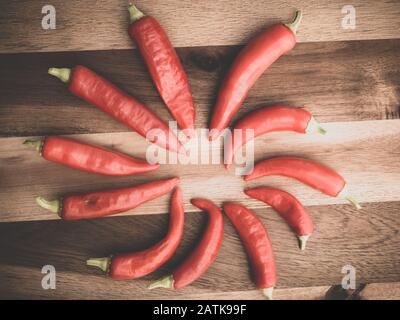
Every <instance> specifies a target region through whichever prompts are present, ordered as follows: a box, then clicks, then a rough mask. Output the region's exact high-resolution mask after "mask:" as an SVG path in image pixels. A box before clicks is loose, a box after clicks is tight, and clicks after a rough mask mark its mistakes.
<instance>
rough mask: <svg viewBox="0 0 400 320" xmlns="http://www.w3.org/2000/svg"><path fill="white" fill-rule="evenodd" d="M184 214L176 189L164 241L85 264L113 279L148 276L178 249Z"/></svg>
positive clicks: (178, 191)
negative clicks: (146, 247)
mask: <svg viewBox="0 0 400 320" xmlns="http://www.w3.org/2000/svg"><path fill="white" fill-rule="evenodd" d="M184 214H185V213H184V210H183V203H182V192H181V190H180V189H179V188H177V189H176V190H175V191H174V193H173V194H172V198H171V210H170V221H169V230H168V233H167V235H166V236H165V237H164V239H162V240H161V241H160V242H158V243H157V244H155V245H154V246H152V247H150V248H149V249H146V250H143V251H139V252H133V253H126V254H117V255H114V256H112V257H111V258H98V259H89V260H88V261H87V264H88V265H91V266H97V267H100V268H101V269H102V270H103V271H104V272H108V274H109V276H110V277H111V278H114V279H138V278H141V277H144V276H146V275H148V274H149V273H151V272H153V271H155V270H157V269H158V268H159V267H161V266H162V265H163V264H164V263H165V262H167V261H168V260H169V259H170V258H171V257H172V255H173V254H174V252H175V251H176V249H177V248H178V246H179V243H180V241H181V239H182V234H183V224H184Z"/></svg>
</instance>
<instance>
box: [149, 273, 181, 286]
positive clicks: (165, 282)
mask: <svg viewBox="0 0 400 320" xmlns="http://www.w3.org/2000/svg"><path fill="white" fill-rule="evenodd" d="M173 287H174V278H173V276H172V275H170V276H166V277H163V278H161V279H158V280H156V281H154V282H152V283H150V284H149V285H148V286H147V289H155V288H167V289H172V288H173Z"/></svg>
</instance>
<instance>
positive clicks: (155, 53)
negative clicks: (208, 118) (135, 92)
mask: <svg viewBox="0 0 400 320" xmlns="http://www.w3.org/2000/svg"><path fill="white" fill-rule="evenodd" d="M129 13H130V19H131V24H130V26H129V35H130V37H131V38H132V40H133V41H134V42H135V43H136V45H137V47H138V49H139V51H140V53H141V54H142V56H143V59H144V61H145V62H146V65H147V68H148V70H149V72H150V75H151V77H152V79H153V82H154V84H155V85H156V87H157V89H158V92H159V93H160V95H161V97H162V99H163V100H164V102H165V104H166V106H167V107H168V109H169V111H170V112H171V114H172V116H173V117H174V118H175V119H176V121H177V122H178V125H179V127H180V128H181V129H182V130H184V133H185V134H186V135H187V136H188V137H191V136H192V134H193V130H194V125H195V115H196V112H195V108H194V102H193V96H192V91H191V89H190V86H189V82H188V79H187V76H186V73H185V70H184V69H183V67H182V64H181V62H180V60H179V57H178V55H177V54H176V51H175V49H174V47H173V46H172V44H171V42H170V40H169V39H168V36H167V34H166V33H165V31H164V30H163V28H162V27H161V25H160V24H159V23H158V22H157V20H156V19H155V18H153V17H150V16H145V15H144V14H143V13H142V12H140V11H139V10H138V9H137V8H136V7H135V6H134V5H133V4H130V6H129Z"/></svg>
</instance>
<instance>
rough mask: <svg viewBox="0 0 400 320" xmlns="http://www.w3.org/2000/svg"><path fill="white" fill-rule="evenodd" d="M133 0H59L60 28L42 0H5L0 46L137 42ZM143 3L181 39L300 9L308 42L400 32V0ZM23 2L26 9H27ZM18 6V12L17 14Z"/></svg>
mask: <svg viewBox="0 0 400 320" xmlns="http://www.w3.org/2000/svg"><path fill="white" fill-rule="evenodd" d="M128 3H129V1H126V0H111V1H110V0H102V1H94V0H91V1H85V4H82V3H80V2H78V1H73V2H72V1H68V2H65V1H62V0H53V1H52V2H51V5H53V6H54V7H55V9H56V13H57V28H56V30H46V31H44V30H42V27H41V20H42V16H43V15H42V7H43V6H44V5H45V3H43V2H42V1H31V0H25V1H17V0H13V1H2V2H1V5H0V30H1V33H0V52H1V53H5V52H10V53H15V52H38V51H40V52H43V51H76V50H107V49H125V48H131V47H132V43H131V41H130V39H129V37H128V35H127V26H128V20H129V17H128V12H127V4H128ZM135 3H136V5H137V6H138V7H139V8H140V9H141V10H142V11H143V12H145V13H146V14H148V15H153V16H155V17H156V18H157V19H158V20H159V21H160V22H161V24H162V25H163V26H165V28H166V29H167V30H168V34H169V35H170V37H171V40H172V43H173V44H174V45H175V46H177V47H193V46H216V45H237V44H242V43H245V42H246V41H247V40H248V39H249V37H250V36H252V35H254V34H255V33H257V32H258V31H259V30H260V29H262V28H264V27H265V26H268V25H270V24H272V23H277V22H281V21H283V22H289V21H291V19H292V18H293V15H294V12H295V10H296V9H301V10H302V11H303V12H304V19H303V23H302V26H301V30H300V32H299V35H298V39H299V41H300V42H315V41H338V40H370V39H391V38H398V37H399V32H400V31H399V30H400V21H399V19H398V17H399V15H400V3H399V2H398V1H397V0H385V1H374V0H353V1H351V3H349V2H348V1H345V0H338V1H334V2H332V1H330V0H318V1H302V0H289V1H281V0H270V1H268V2H265V1H264V0H242V1H231V0H219V1H213V0H206V1H181V0H169V1H158V0H138V1H135ZM349 4H351V5H352V6H353V7H354V9H355V10H356V27H355V28H354V29H343V28H342V19H343V17H344V16H345V13H342V8H343V7H344V6H346V5H349ZM22 8H23V9H22ZM10 13H12V16H10Z"/></svg>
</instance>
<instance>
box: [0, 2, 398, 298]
mask: <svg viewBox="0 0 400 320" xmlns="http://www.w3.org/2000/svg"><path fill="white" fill-rule="evenodd" d="M346 4H347V1H334V2H332V1H328V0H320V1H300V0H291V1H284V2H282V1H280V0H279V1H278V0H271V1H268V4H267V3H266V2H265V1H262V0H252V1H250V0H242V1H230V0H221V1H211V0H203V1H178V0H170V1H156V0H142V1H138V2H137V5H138V6H139V7H140V8H141V9H143V11H144V12H146V13H148V14H152V15H154V16H156V17H157V18H158V19H159V21H160V22H161V24H162V25H164V27H165V28H166V30H167V31H168V33H169V35H170V37H171V39H172V42H173V43H174V45H175V46H177V47H179V48H178V49H177V51H178V54H179V56H180V57H181V59H182V61H183V64H184V67H185V68H186V70H187V73H188V77H189V80H190V83H191V85H192V89H193V94H194V97H195V100H196V106H197V115H198V119H197V127H199V128H205V127H206V126H207V123H208V120H209V116H210V110H212V106H213V103H214V101H215V97H216V92H217V89H218V85H219V83H220V81H221V79H222V77H223V75H224V74H225V72H226V70H227V67H228V66H229V65H230V63H231V62H232V60H233V58H234V57H235V56H236V54H237V52H238V51H239V50H240V48H241V45H242V44H244V43H245V42H246V41H247V40H248V39H250V38H251V36H253V35H254V34H255V33H256V32H257V31H259V30H261V29H262V28H263V27H265V26H268V25H270V24H272V23H274V22H277V21H282V20H283V21H287V20H290V18H291V16H292V14H293V12H294V9H295V8H301V9H302V10H303V11H304V20H303V23H302V25H301V28H300V31H299V36H298V37H299V42H300V43H299V44H298V45H297V47H296V48H295V49H294V50H293V51H292V52H291V53H289V54H288V55H287V56H285V57H282V58H281V59H280V60H279V61H278V62H277V63H275V64H274V65H273V66H272V67H271V68H270V69H269V70H268V72H266V73H265V74H264V75H263V76H262V78H261V79H260V80H259V81H258V82H257V84H256V85H255V86H254V88H253V89H252V90H251V92H250V95H249V97H248V98H247V99H246V101H245V104H244V106H243V108H242V109H241V110H240V112H239V114H238V115H237V116H236V117H235V119H234V120H237V119H239V118H240V117H242V116H243V115H244V114H246V113H247V112H249V111H251V110H254V109H256V108H258V107H261V106H265V105H274V104H288V105H294V106H306V107H307V109H308V110H309V111H311V112H312V113H313V114H314V116H315V117H316V118H317V119H318V120H319V121H320V122H322V123H323V125H324V127H326V129H328V132H329V133H328V134H327V135H326V136H316V135H310V136H303V135H296V134H292V133H279V134H270V135H267V136H264V137H260V138H258V139H257V140H256V143H255V146H256V153H255V158H256V160H259V159H263V158H267V157H271V156H277V155H296V156H302V157H307V158H311V159H315V160H318V161H320V162H322V163H325V164H326V165H328V166H330V167H332V168H334V169H336V170H337V171H339V172H341V173H342V174H343V176H344V177H345V178H346V180H347V183H348V188H349V190H350V191H351V193H352V194H353V195H354V196H355V197H356V198H358V199H359V200H360V201H361V202H362V205H363V210H362V211H359V212H357V211H355V210H353V209H352V208H351V207H350V206H349V205H348V204H346V203H344V202H343V201H342V200H340V199H336V198H328V197H326V196H324V195H322V194H320V193H318V192H316V191H314V190H311V189H310V188H307V187H305V186H303V185H301V184H300V183H297V182H294V181H292V180H289V179H284V178H265V179H260V180H259V181H256V182H254V183H249V184H245V183H244V182H243V181H242V179H241V178H240V177H238V176H236V175H235V174H234V171H233V170H234V169H232V170H230V171H226V170H224V169H223V166H222V165H211V164H210V165H168V164H166V165H163V166H161V168H160V169H159V170H158V171H156V172H154V173H150V174H146V175H141V176H136V177H127V178H107V177H101V176H95V175H91V174H85V173H82V172H77V171H74V170H71V169H68V168H65V167H62V166H59V165H56V164H54V163H49V162H47V161H45V160H43V159H42V158H40V157H39V156H38V155H37V154H36V153H35V152H33V151H32V150H28V149H26V148H25V147H24V146H23V145H22V142H23V141H24V140H25V139H26V138H27V137H36V136H45V135H54V134H62V135H72V136H73V137H75V138H78V139H81V140H83V141H89V142H95V143H98V144H100V145H103V146H107V147H112V148H114V149H116V150H119V151H123V152H126V153H128V154H131V155H133V156H137V157H142V158H143V157H144V154H145V151H146V148H147V147H148V144H147V143H146V142H145V141H144V139H142V138H141V137H139V136H138V135H137V134H135V133H132V132H129V131H128V130H127V129H126V128H125V127H124V126H122V125H121V124H119V123H118V122H116V121H114V120H112V119H110V118H109V117H108V116H107V115H105V114H103V113H101V112H100V111H98V110H96V109H95V108H93V107H91V106H89V105H88V104H87V103H85V102H84V101H82V100H79V99H78V98H76V97H74V96H72V95H71V94H70V93H69V92H68V90H67V89H66V88H65V86H64V85H63V84H62V83H61V82H59V81H57V80H56V79H54V78H52V77H50V76H48V75H47V69H48V68H49V67H51V66H66V67H71V66H74V65H76V64H83V65H87V66H88V67H90V68H93V69H94V70H96V71H97V72H98V73H100V74H102V75H104V76H106V77H107V78H108V79H110V80H111V81H113V82H114V83H116V84H117V85H119V86H120V87H121V88H122V89H124V90H126V91H127V92H128V93H130V94H132V95H134V96H136V97H138V98H139V99H141V100H142V101H144V102H145V103H147V104H148V105H149V106H151V108H152V110H154V111H155V112H156V113H157V114H158V115H160V116H161V117H163V118H164V119H171V117H170V115H169V114H168V113H167V111H166V108H165V106H164V105H163V103H162V102H161V100H160V98H159V96H158V94H157V93H156V91H155V89H154V87H153V84H152V82H151V81H150V78H149V76H148V74H147V72H146V69H145V67H144V65H143V62H142V60H141V58H140V56H139V54H138V52H137V51H135V50H133V49H132V47H133V45H132V44H131V42H130V39H129V38H128V36H127V33H126V27H127V23H128V16H127V12H126V2H125V1H119V0H109V1H87V3H85V4H84V5H83V4H82V3H81V2H78V1H74V2H68V1H67V2H65V1H61V0H53V1H52V5H53V6H54V7H55V8H56V10H57V28H56V30H42V29H41V17H42V14H41V8H42V6H43V5H44V2H43V1H39V0H35V1H2V3H1V4H0V53H1V54H0V70H1V77H0V298H3V299H4V298H6V299H8V298H46V299H55V298H57V299H59V298H61V299H90V298H106V299H119V298H124V299H126V298H127V299H153V298H154V299H163V298H167V299H175V298H177V299H188V298H191V299H197V298H200V299H217V298H218V299H235V298H237V299H262V295H261V294H260V292H259V291H258V290H256V289H255V287H254V285H253V284H252V282H251V281H250V276H249V272H248V265H247V261H246V256H245V253H244V251H243V249H242V246H241V244H240V241H239V239H238V236H237V235H236V233H235V232H234V230H233V228H232V226H231V225H230V223H228V222H227V223H226V231H225V239H224V242H223V245H222V248H221V251H220V254H219V256H218V258H217V260H216V261H215V263H214V264H213V265H212V266H211V268H210V269H209V270H208V271H207V273H206V274H205V275H204V276H203V277H201V279H199V280H198V281H196V282H195V283H193V284H192V285H191V286H189V287H187V288H186V289H184V290H181V291H178V292H173V291H168V290H159V291H156V290H155V291H149V290H147V289H146V285H147V284H148V283H149V281H150V280H153V279H155V278H158V277H159V276H160V275H164V274H166V273H167V272H168V271H170V270H171V269H173V268H174V266H176V265H177V264H179V263H180V262H181V261H182V260H183V259H184V258H185V256H186V255H187V254H188V253H189V252H190V251H191V250H192V249H193V248H194V246H195V245H196V242H197V241H198V239H199V237H200V236H201V232H202V229H203V228H204V226H205V224H206V218H205V215H204V214H202V213H199V212H196V211H197V210H196V209H195V208H194V207H193V206H191V205H190V203H189V200H190V198H192V197H195V196H196V197H206V198H209V199H211V200H213V201H215V202H216V203H218V204H221V203H222V202H223V201H227V200H237V201H240V202H241V203H243V204H246V205H248V206H249V207H251V208H253V209H254V210H255V211H256V212H257V213H258V214H259V216H260V218H261V219H262V220H263V222H264V223H265V225H266V227H267V229H268V231H269V233H270V237H271V238H272V241H273V248H274V251H275V255H276V262H277V269H278V275H279V282H278V286H277V290H276V294H275V297H276V298H277V299H291V298H294V299H304V298H306V299H321V298H324V297H325V296H326V293H327V292H328V297H331V296H329V294H330V293H332V292H337V291H340V289H339V290H336V289H338V288H339V287H338V285H340V283H341V281H342V278H343V276H344V274H342V273H341V271H342V267H343V266H344V265H348V264H350V265H352V266H353V267H355V268H356V272H357V273H356V274H357V287H358V288H359V290H358V291H357V294H356V298H360V297H361V298H365V299H368V298H369V299H371V298H396V297H397V298H399V297H400V286H399V283H398V282H399V281H400V257H399V252H400V241H399V240H400V236H399V228H400V215H399V213H400V212H399V210H400V161H399V157H400V121H399V117H400V91H399V85H400V67H399V66H400V55H399V52H400V39H399V38H400V20H399V19H398V17H399V15H400V2H399V1H398V0H387V1H373V0H354V1H352V5H353V6H354V8H355V9H356V14H357V16H356V28H355V29H343V28H342V27H341V21H342V18H343V17H344V15H345V14H344V13H342V11H341V9H342V7H343V6H344V5H346ZM216 147H217V148H218V147H219V146H218V145H217V146H216ZM171 176H179V177H180V178H181V179H182V183H181V186H182V189H183V191H184V199H185V210H186V212H187V214H186V222H185V234H184V239H183V241H182V244H181V246H180V248H179V249H178V251H177V253H176V255H175V256H174V257H173V258H172V259H171V261H169V262H168V263H167V264H166V265H165V266H163V267H162V268H161V269H160V270H159V271H157V272H155V273H154V274H151V275H149V276H147V277H145V278H143V279H140V280H135V281H115V280H111V279H107V278H105V277H104V276H102V275H101V272H98V271H97V270H94V269H92V268H88V267H86V266H85V259H87V258H88V257H93V256H94V257H96V256H105V255H108V254H110V253H113V252H120V251H128V250H140V249H144V248H147V247H148V246H150V245H152V244H154V243H155V242H157V241H158V240H159V239H161V238H162V237H163V236H164V234H165V232H166V229H167V224H168V216H167V215H166V214H165V213H167V212H168V200H169V196H165V197H162V198H160V199H158V200H154V201H152V202H149V203H147V204H145V205H143V206H141V207H140V208H137V209H136V210H133V211H130V212H127V213H126V214H124V215H121V216H118V217H113V218H105V219H98V220H91V221H79V222H64V221H61V220H59V219H58V218H57V217H56V216H54V215H52V214H51V213H48V212H46V211H44V210H41V209H40V208H38V206H37V205H36V204H35V197H36V196H38V195H42V196H45V197H49V198H54V197H57V196H59V195H62V194H64V193H68V192H77V191H79V192H80V191H89V190H98V189H102V188H104V187H118V186H126V185H131V184H139V183H142V182H146V181H151V180H155V179H160V178H167V177H171ZM267 184H268V185H270V186H275V187H280V188H284V189H286V190H288V191H290V192H293V193H294V194H295V195H296V196H297V197H298V198H299V199H301V201H303V202H304V204H305V205H306V206H307V209H308V210H309V212H310V214H311V216H312V218H313V220H314V222H315V225H316V231H315V233H314V234H313V236H312V238H311V240H310V242H309V244H308V248H307V250H306V251H305V252H301V251H300V250H298V248H297V246H296V240H295V237H294V235H293V234H292V233H291V232H290V230H289V228H288V227H287V225H286V224H285V223H284V222H283V221H282V219H281V218H280V217H279V216H278V215H277V214H276V213H274V212H273V210H271V208H267V207H265V206H263V205H262V204H261V203H259V202H256V201H252V200H250V199H248V198H247V197H245V195H244V194H243V193H242V190H243V188H244V187H245V186H256V185H267ZM44 265H53V266H54V267H55V268H56V271H57V288H56V290H43V289H42V287H41V280H42V277H43V276H44V275H43V274H42V273H41V268H42V267H43V266H44ZM332 286H333V287H332ZM335 290H336V291H335Z"/></svg>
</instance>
